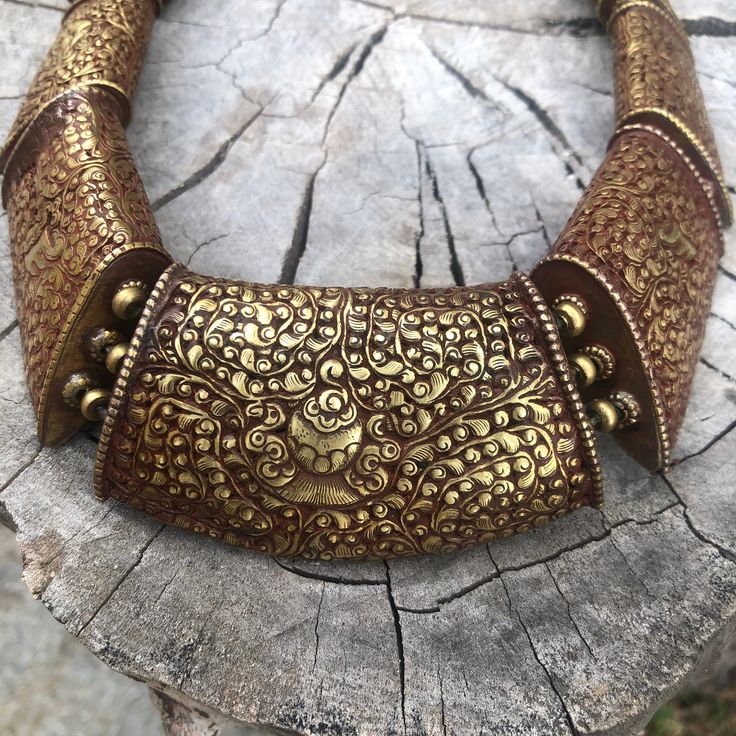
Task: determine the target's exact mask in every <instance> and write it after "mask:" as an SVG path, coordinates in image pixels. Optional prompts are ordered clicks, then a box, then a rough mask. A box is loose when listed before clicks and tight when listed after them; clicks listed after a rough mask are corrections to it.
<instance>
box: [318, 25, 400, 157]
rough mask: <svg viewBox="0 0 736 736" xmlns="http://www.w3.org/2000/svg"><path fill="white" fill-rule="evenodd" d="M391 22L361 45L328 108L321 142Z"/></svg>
mask: <svg viewBox="0 0 736 736" xmlns="http://www.w3.org/2000/svg"><path fill="white" fill-rule="evenodd" d="M390 25H391V23H387V24H386V25H383V26H381V27H380V28H379V29H378V30H377V31H375V32H374V33H372V34H371V36H370V37H369V38H368V40H367V41H366V42H365V44H364V45H363V48H362V49H361V51H360V54H359V55H358V58H357V59H356V60H355V64H353V67H352V69H351V70H350V74H348V77H347V79H346V80H345V82H344V83H343V85H342V87H341V88H340V91H339V92H338V94H337V99H336V100H335V104H334V105H333V106H332V109H331V110H330V112H329V114H328V116H327V120H326V122H325V127H324V133H323V134H322V143H323V144H324V142H325V141H326V140H327V135H328V134H329V132H330V126H331V125H332V119H333V118H334V117H335V114H336V113H337V110H338V108H339V107H340V104H341V103H342V100H343V97H345V93H346V92H347V90H348V87H350V85H351V84H352V83H353V82H354V81H355V79H356V78H357V77H358V76H359V75H360V73H361V72H362V71H363V68H364V67H365V63H366V62H367V61H368V58H369V57H370V55H371V54H372V53H373V51H374V50H375V49H376V47H377V46H378V45H380V44H381V42H382V41H383V39H384V38H385V37H386V32H387V31H388V29H389V26H390Z"/></svg>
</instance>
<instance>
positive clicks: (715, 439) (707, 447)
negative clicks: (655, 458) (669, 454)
mask: <svg viewBox="0 0 736 736" xmlns="http://www.w3.org/2000/svg"><path fill="white" fill-rule="evenodd" d="M734 427H736V419H735V420H734V421H732V422H730V423H729V424H728V426H726V427H724V428H723V429H722V430H721V431H720V432H718V434H716V436H715V437H712V438H711V439H710V440H709V441H708V442H706V443H705V445H703V447H701V448H700V449H699V450H696V451H695V452H691V453H690V454H689V455H683V457H680V458H677V459H676V460H673V461H672V467H673V468H674V467H676V466H677V465H682V463H684V462H687V461H688V460H690V459H691V458H694V457H698V456H699V455H702V454H704V453H706V452H708V450H710V448H711V447H713V445H715V444H716V443H717V442H720V441H721V440H722V439H723V438H724V437H725V436H726V435H727V434H728V433H729V432H731V431H732V430H733V429H734ZM662 478H664V480H665V482H666V480H667V478H666V477H665V476H664V475H663V476H662Z"/></svg>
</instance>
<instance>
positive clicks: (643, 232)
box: [532, 129, 723, 470]
mask: <svg viewBox="0 0 736 736" xmlns="http://www.w3.org/2000/svg"><path fill="white" fill-rule="evenodd" d="M722 248H723V238H722V233H721V231H720V228H719V226H718V220H717V217H716V215H715V214H714V213H713V211H712V209H711V206H710V200H709V198H708V193H707V192H706V190H705V189H704V188H703V186H702V182H701V181H700V180H699V178H698V177H697V176H696V174H695V172H694V170H693V167H692V166H691V165H689V163H688V161H687V159H685V158H683V156H682V155H681V152H679V151H678V150H677V149H676V148H675V147H673V146H672V145H671V144H670V143H668V142H667V141H666V140H665V139H664V138H663V137H662V136H661V135H658V134H657V133H655V132H652V131H648V130H644V129H631V130H627V131H624V132H622V133H621V134H620V135H618V136H617V137H616V138H615V139H614V141H613V143H612V145H611V148H610V150H609V152H608V155H607V157H606V159H605V161H604V162H603V164H602V165H601V167H600V168H599V170H598V172H597V173H596V175H595V177H594V178H593V181H592V182H591V184H590V186H589V187H588V189H587V190H586V192H585V194H584V196H583V199H582V200H581V202H580V204H579V205H578V208H577V210H576V211H575V213H574V214H573V216H572V218H571V220H570V222H569V223H568V224H567V226H566V228H565V230H564V231H563V233H562V235H561V236H560V238H559V239H558V241H557V242H556V243H555V245H554V247H553V248H552V251H551V252H550V255H549V256H548V257H547V258H546V259H545V260H544V261H542V262H541V263H540V264H539V265H538V266H537V267H536V269H535V270H534V271H533V273H532V278H533V280H534V282H535V283H536V284H537V286H538V287H539V289H540V291H541V292H542V293H543V294H544V296H545V298H546V299H547V300H548V301H549V302H550V303H552V302H554V300H555V299H558V298H559V297H560V296H561V295H563V294H572V295H575V296H576V297H577V298H579V299H581V300H582V301H583V302H584V303H585V304H586V305H587V307H588V310H589V313H590V317H589V319H588V320H587V322H586V328H585V330H584V331H583V332H582V333H581V334H580V335H578V336H576V337H567V338H565V348H566V350H567V351H568V352H586V351H587V352H588V354H596V351H599V349H600V350H604V351H605V352H606V353H608V354H610V355H611V356H612V357H613V360H612V361H611V363H612V365H614V366H615V368H614V369H613V370H612V371H609V372H608V374H607V377H606V378H605V379H604V380H602V381H598V382H596V383H594V384H593V385H592V386H591V387H589V388H586V389H583V391H582V394H583V398H584V399H585V400H586V401H587V400H592V399H600V398H609V397H610V396H612V395H614V396H617V397H619V398H620V397H631V399H632V400H633V401H635V402H636V404H638V406H639V407H640V411H639V412H638V415H637V416H636V417H634V416H633V415H634V414H636V412H632V411H629V410H628V409H627V406H629V405H630V402H628V399H623V400H621V401H620V402H619V403H621V406H622V413H623V414H624V415H626V414H628V415H630V416H628V419H627V421H623V422H622V426H621V428H620V429H617V430H615V431H614V437H615V438H616V439H617V440H618V442H619V443H620V444H621V445H622V446H623V447H624V448H625V449H626V450H627V451H628V452H629V453H630V454H631V455H632V456H634V457H635V458H636V459H637V460H638V461H639V462H640V463H641V464H642V465H644V466H645V467H646V468H648V469H650V470H657V469H660V468H666V466H667V464H668V462H669V457H670V450H671V447H672V445H673V443H674V441H675V438H676V436H677V432H678V430H679V428H680V425H681V423H682V419H683V416H684V413H685V409H686V407H687V400H688V396H689V393H690V386H691V383H692V378H693V373H694V370H695V366H696V364H697V361H698V356H699V353H700V346H701V344H702V339H703V333H704V330H705V323H706V320H707V317H708V312H709V307H710V300H711V295H712V291H713V284H714V281H715V275H716V267H717V262H718V257H719V254H720V253H721V251H722ZM597 354H598V355H602V354H603V353H600V352H598V353H597Z"/></svg>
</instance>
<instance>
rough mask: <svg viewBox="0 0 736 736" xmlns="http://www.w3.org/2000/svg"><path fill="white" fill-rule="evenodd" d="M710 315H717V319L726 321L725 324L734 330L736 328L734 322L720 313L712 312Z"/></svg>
mask: <svg viewBox="0 0 736 736" xmlns="http://www.w3.org/2000/svg"><path fill="white" fill-rule="evenodd" d="M708 316H709V317H715V319H717V320H720V321H721V322H724V323H725V324H727V325H728V326H729V327H730V328H731V329H732V330H736V325H734V324H733V322H729V321H728V320H727V319H726V318H725V317H721V315H720V314H716V313H715V312H711V313H710V314H709V315H708Z"/></svg>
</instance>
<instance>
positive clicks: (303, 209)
mask: <svg viewBox="0 0 736 736" xmlns="http://www.w3.org/2000/svg"><path fill="white" fill-rule="evenodd" d="M325 163H327V158H326V157H325V158H324V159H323V161H322V163H321V164H320V165H319V167H318V168H317V169H316V171H314V173H312V175H311V176H310V177H309V179H308V181H307V185H306V187H305V188H304V194H303V195H302V204H301V206H300V207H299V214H298V216H297V220H296V226H295V227H294V233H293V235H292V238H291V245H290V246H289V249H288V250H287V251H286V252H285V253H284V258H283V261H282V262H281V275H280V276H279V283H280V284H293V283H294V281H295V280H296V274H297V271H298V270H299V264H300V263H301V260H302V257H303V256H304V252H305V251H306V249H307V241H308V240H309V223H310V220H311V219H312V201H313V199H314V183H315V182H316V180H317V176H318V175H319V172H320V171H321V170H322V167H323V166H324V165H325Z"/></svg>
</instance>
